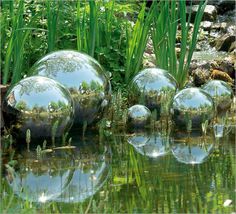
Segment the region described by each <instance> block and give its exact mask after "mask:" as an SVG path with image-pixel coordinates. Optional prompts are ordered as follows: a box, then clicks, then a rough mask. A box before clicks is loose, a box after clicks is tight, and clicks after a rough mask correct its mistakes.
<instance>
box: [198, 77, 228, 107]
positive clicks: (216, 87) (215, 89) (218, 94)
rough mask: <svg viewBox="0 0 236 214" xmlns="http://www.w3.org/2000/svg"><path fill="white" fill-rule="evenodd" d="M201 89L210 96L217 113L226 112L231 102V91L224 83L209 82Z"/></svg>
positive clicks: (217, 81) (218, 81)
mask: <svg viewBox="0 0 236 214" xmlns="http://www.w3.org/2000/svg"><path fill="white" fill-rule="evenodd" d="M202 89H203V90H204V91H206V92H207V93H208V94H210V95H211V96H212V98H213V100H214V102H215V104H216V105H217V109H218V111H226V110H228V109H229V108H230V106H231V103H232V101H233V90H232V89H231V87H230V86H229V85H228V84H227V83H226V82H224V81H221V80H211V81H209V82H208V83H206V84H205V85H203V87H202Z"/></svg>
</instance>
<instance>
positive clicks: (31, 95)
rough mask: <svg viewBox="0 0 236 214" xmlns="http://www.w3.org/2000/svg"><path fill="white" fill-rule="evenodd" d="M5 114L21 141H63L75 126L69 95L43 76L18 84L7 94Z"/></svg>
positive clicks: (4, 107) (30, 78) (57, 84)
mask: <svg viewBox="0 0 236 214" xmlns="http://www.w3.org/2000/svg"><path fill="white" fill-rule="evenodd" d="M3 111H4V112H5V114H6V120H5V121H6V123H7V124H8V125H9V126H11V127H13V131H15V132H16V133H17V134H18V137H23V138H25V136H26V131H27V129H30V131H31V137H32V138H48V137H51V136H52V132H54V136H55V137H60V136H62V134H63V133H64V132H66V131H68V130H69V128H70V127H71V125H72V122H73V115H74V104H73V101H72V98H71V96H70V93H69V91H68V90H67V89H66V88H65V87H64V86H62V85H61V84H59V83H58V82H56V81H54V80H52V79H49V78H46V77H40V76H33V77H28V78H25V79H23V80H21V81H20V82H18V83H17V84H16V85H15V86H14V87H13V88H11V89H10V90H9V91H8V93H7V94H6V97H5V100H4V104H3Z"/></svg>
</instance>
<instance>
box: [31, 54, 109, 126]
mask: <svg viewBox="0 0 236 214" xmlns="http://www.w3.org/2000/svg"><path fill="white" fill-rule="evenodd" d="M31 73H32V74H35V75H40V76H46V77H49V78H52V79H54V80H56V81H58V82H60V83H61V84H63V85H64V86H65V87H66V88H67V89H69V91H70V93H71V95H72V98H73V100H74V103H75V120H74V123H76V124H83V123H84V122H87V123H88V124H89V123H92V122H93V121H94V119H95V118H96V117H97V116H98V114H99V111H100V110H101V108H102V107H103V105H104V100H106V99H109V96H110V94H111V86H110V82H109V78H108V75H106V73H105V71H104V70H103V68H102V67H101V65H100V64H99V63H98V62H97V61H96V60H95V59H93V58H92V57H90V56H88V55H86V54H84V53H80V52H78V51H73V50H61V51H56V52H52V53H49V54H48V55H46V56H45V57H43V58H42V59H40V60H39V61H38V62H36V63H35V64H34V66H33V67H32V69H31Z"/></svg>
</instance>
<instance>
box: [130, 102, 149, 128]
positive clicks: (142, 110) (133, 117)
mask: <svg viewBox="0 0 236 214" xmlns="http://www.w3.org/2000/svg"><path fill="white" fill-rule="evenodd" d="M150 119H151V111H150V110H149V109H148V108H147V107H146V106H143V105H134V106H131V107H130V108H129V109H128V125H129V126H130V127H132V128H144V127H145V126H147V125H148V124H149V123H150Z"/></svg>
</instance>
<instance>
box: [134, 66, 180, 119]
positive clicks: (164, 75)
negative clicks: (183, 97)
mask: <svg viewBox="0 0 236 214" xmlns="http://www.w3.org/2000/svg"><path fill="white" fill-rule="evenodd" d="M177 87H178V86H177V82H176V80H175V79H174V77H173V76H171V75H170V74H169V73H168V72H167V71H165V70H163V69H160V68H147V69H144V70H142V71H141V72H140V73H138V75H136V76H135V77H134V79H133V81H132V91H133V92H134V94H135V97H136V98H137V97H139V98H140V99H141V101H140V100H139V101H138V102H139V103H142V104H144V105H145V106H147V107H148V108H149V109H150V110H151V111H153V110H156V111H157V118H159V117H160V111H161V105H162V104H166V103H167V102H168V101H167V99H168V100H171V99H172V97H173V96H174V94H175V92H176V90H177Z"/></svg>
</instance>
